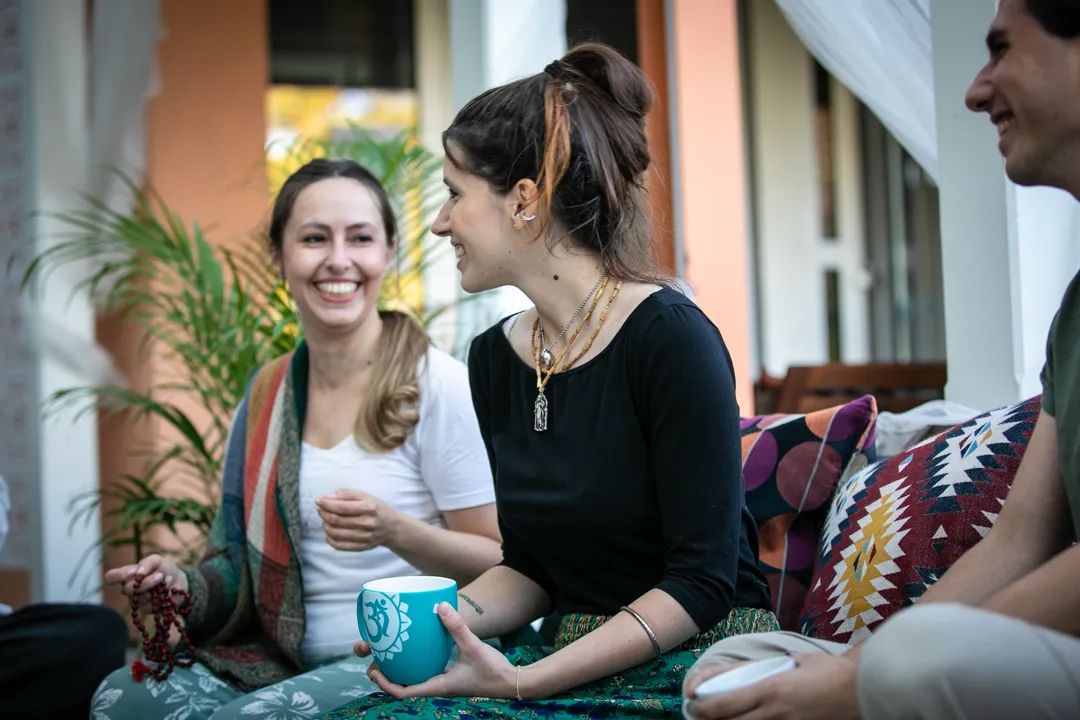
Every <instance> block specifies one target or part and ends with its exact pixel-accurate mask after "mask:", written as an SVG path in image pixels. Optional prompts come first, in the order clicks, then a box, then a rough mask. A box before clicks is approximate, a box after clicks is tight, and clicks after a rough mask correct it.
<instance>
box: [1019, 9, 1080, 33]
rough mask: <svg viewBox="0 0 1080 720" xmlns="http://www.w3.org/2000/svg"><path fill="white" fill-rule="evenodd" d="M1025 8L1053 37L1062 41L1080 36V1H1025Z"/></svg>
mask: <svg viewBox="0 0 1080 720" xmlns="http://www.w3.org/2000/svg"><path fill="white" fill-rule="evenodd" d="M1024 6H1025V7H1026V9H1027V11H1028V14H1030V15H1031V16H1032V17H1034V18H1035V19H1036V20H1038V21H1039V24H1040V25H1042V27H1043V30H1045V31H1046V32H1048V33H1050V34H1051V35H1054V36H1056V37H1059V38H1061V39H1062V40H1072V39H1073V38H1075V37H1078V36H1080V0H1025V2H1024Z"/></svg>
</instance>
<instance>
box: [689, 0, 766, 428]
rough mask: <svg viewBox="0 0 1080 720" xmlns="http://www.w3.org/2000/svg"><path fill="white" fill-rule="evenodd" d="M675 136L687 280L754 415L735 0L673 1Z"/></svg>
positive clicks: (747, 408)
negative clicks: (720, 336) (715, 330)
mask: <svg viewBox="0 0 1080 720" xmlns="http://www.w3.org/2000/svg"><path fill="white" fill-rule="evenodd" d="M672 9H673V12H672V16H673V17H672V27H671V34H670V37H671V42H672V43H674V47H673V50H674V66H675V67H674V68H673V70H674V73H673V75H674V78H675V92H674V97H673V98H672V103H673V104H674V105H675V117H676V128H675V136H676V138H677V143H678V147H677V149H676V150H675V152H677V153H678V157H679V163H678V164H679V195H680V197H679V198H677V199H676V202H678V203H679V211H680V213H681V219H682V233H683V237H682V242H683V248H684V251H685V253H686V279H687V281H688V282H689V283H690V286H691V287H692V288H693V290H694V297H695V300H696V302H697V303H698V305H699V306H700V307H701V309H702V310H704V311H705V313H706V314H707V315H708V316H709V318H710V319H711V320H712V321H713V322H714V323H715V324H716V326H717V327H718V328H720V332H721V333H722V334H723V336H724V340H725V342H726V343H727V346H728V349H729V350H730V352H731V357H732V360H733V361H734V363H735V373H736V382H737V388H736V389H737V396H738V400H739V407H740V409H741V410H742V412H743V413H744V414H749V413H751V412H753V409H754V405H753V399H752V398H753V373H752V368H751V367H750V357H751V354H750V342H751V339H750V286H749V266H748V264H747V260H748V258H747V253H748V240H747V217H746V214H747V208H746V198H747V188H746V173H745V166H744V158H743V142H744V138H743V123H742V90H741V80H740V73H739V23H738V9H737V6H736V0H676V1H675V2H673V3H672Z"/></svg>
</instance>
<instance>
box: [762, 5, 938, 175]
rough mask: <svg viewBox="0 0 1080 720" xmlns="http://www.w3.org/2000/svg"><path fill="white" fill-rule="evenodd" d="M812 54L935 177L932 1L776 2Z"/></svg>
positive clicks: (935, 131)
mask: <svg viewBox="0 0 1080 720" xmlns="http://www.w3.org/2000/svg"><path fill="white" fill-rule="evenodd" d="M776 4H777V5H779V7H780V10H781V11H782V12H783V13H784V16H785V17H786V18H787V21H788V23H789V24H790V25H791V28H792V29H793V30H794V31H795V34H796V35H798V36H799V39H800V40H802V42H803V44H804V45H805V46H806V48H807V50H809V51H810V53H811V54H812V55H813V56H814V57H815V58H817V60H818V62H820V63H821V64H822V65H823V66H824V67H825V69H826V70H828V71H829V72H830V73H832V74H833V75H834V76H835V77H836V78H837V79H838V80H839V81H840V82H842V83H843V84H844V85H845V86H846V87H847V88H848V89H849V90H851V92H853V93H854V94H855V95H856V96H857V97H858V98H859V99H860V100H862V102H863V103H864V104H865V105H866V106H867V107H868V108H870V110H872V111H873V113H874V114H875V115H876V116H877V117H878V119H879V120H881V122H882V124H883V125H885V127H887V128H888V129H889V132H891V133H892V134H893V135H894V136H895V137H896V139H897V140H898V141H899V142H900V144H901V145H903V146H904V148H905V149H906V150H907V151H908V153H909V154H910V155H911V156H912V157H913V158H914V159H915V160H916V162H918V163H919V164H920V165H921V166H922V167H923V169H925V170H926V172H927V173H928V174H929V175H930V177H932V178H934V179H935V180H936V178H937V130H936V128H935V114H934V66H933V53H932V49H931V41H930V0H776Z"/></svg>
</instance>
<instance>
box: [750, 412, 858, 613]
mask: <svg viewBox="0 0 1080 720" xmlns="http://www.w3.org/2000/svg"><path fill="white" fill-rule="evenodd" d="M876 424H877V402H876V401H875V400H874V398H873V396H871V395H866V396H864V397H861V398H859V399H857V400H852V401H851V402H848V403H845V404H843V405H838V406H836V407H833V408H828V409H825V410H818V411H817V412H812V413H808V414H806V415H761V416H758V417H752V418H744V419H743V420H742V457H743V478H744V480H745V483H746V505H747V507H748V508H749V510H750V514H751V515H753V517H754V520H755V521H756V522H757V526H758V542H759V554H758V557H759V561H758V562H759V564H760V566H761V569H762V571H763V572H764V573H765V577H766V579H767V580H768V581H769V588H770V590H771V592H772V600H773V609H774V611H775V612H776V615H777V617H778V618H779V620H780V627H782V628H783V629H784V630H797V629H798V625H799V613H800V611H801V609H802V605H803V601H804V600H805V598H806V594H807V590H808V588H809V587H810V580H811V578H812V577H813V574H814V561H815V558H816V557H817V552H816V550H817V542H818V537H819V536H820V534H821V529H822V526H823V524H824V521H825V515H826V513H827V512H828V509H829V507H830V501H831V499H832V496H833V493H834V492H835V491H836V488H837V485H839V483H840V479H841V478H842V477H844V476H845V475H850V474H851V473H853V472H855V471H857V470H859V469H862V468H863V467H865V466H866V465H867V464H869V462H870V461H871V460H873V459H874V458H873V447H874V429H875V427H876Z"/></svg>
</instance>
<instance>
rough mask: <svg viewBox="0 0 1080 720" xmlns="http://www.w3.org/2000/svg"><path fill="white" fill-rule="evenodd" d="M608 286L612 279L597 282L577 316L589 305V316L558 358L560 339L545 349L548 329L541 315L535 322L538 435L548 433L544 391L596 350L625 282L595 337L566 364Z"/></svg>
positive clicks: (533, 343)
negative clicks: (558, 375) (556, 350)
mask: <svg viewBox="0 0 1080 720" xmlns="http://www.w3.org/2000/svg"><path fill="white" fill-rule="evenodd" d="M607 284H608V277H607V275H604V276H602V277H601V278H600V280H598V281H597V283H596V285H595V286H593V291H592V293H590V295H589V296H587V297H586V298H585V302H583V303H582V304H581V307H580V308H578V312H577V313H575V314H574V317H577V315H578V313H580V312H581V310H582V309H583V308H584V307H585V306H586V305H589V311H588V312H587V313H585V316H584V317H582V318H581V322H580V323H578V326H577V328H576V329H575V330H574V332H573V333H572V334H571V335H570V337H569V338H567V339H566V345H565V346H563V349H562V352H560V353H559V355H558V357H557V358H556V357H553V355H552V353H551V349H553V348H554V346H555V344H556V343H557V342H558V339H556V341H555V343H552V345H551V349H549V348H548V347H545V345H544V340H543V338H544V326H543V323H541V322H540V314H539V313H537V315H536V320H534V321H533V327H532V340H531V343H530V344H531V346H532V355H533V363H534V364H535V366H536V401H535V402H534V403H533V430H535V431H536V432H544V431H545V430H547V429H548V399H547V396H546V395H544V388H545V387H546V386H547V384H548V380H550V379H551V376H552V375H555V374H556V373H560V372H562V371H564V370H569V369H570V368H572V367H573V366H574V364H575V363H577V361H578V360H580V359H581V358H582V357H584V356H585V353H587V352H589V348H591V347H592V344H593V341H594V340H596V336H597V335H598V334H599V333H600V328H601V327H602V326H603V325H604V320H606V319H607V314H608V310H609V309H610V308H611V303H612V302H614V300H615V298H616V296H618V294H619V288H621V287H622V282H621V281H620V282H617V283H615V288H614V289H613V290H612V291H611V295H610V296H609V297H608V300H607V303H605V304H604V309H603V310H602V311H601V312H600V318H599V319H598V320H597V321H596V327H595V328H593V331H592V334H591V335H590V336H589V338H588V339H587V340H586V341H585V344H584V345H583V346H582V348H581V351H580V352H579V353H578V354H577V355H575V356H573V357H572V358H570V360H568V361H567V362H566V363H565V364H564V363H563V360H564V359H565V358H566V356H567V354H568V353H569V352H570V348H571V347H573V345H574V342H576V341H577V338H578V335H579V334H580V333H581V330H582V329H583V328H584V327H585V324H586V323H588V322H589V318H590V317H591V316H592V314H593V312H594V311H595V310H596V306H597V305H598V304H599V303H600V298H601V296H603V294H604V290H605V289H606V288H607ZM590 299H591V300H592V303H591V304H590V303H589V300H590ZM573 321H574V320H573V318H571V319H570V322H569V323H567V325H566V328H563V333H565V331H566V330H567V329H568V328H569V327H570V325H571V324H572V323H573ZM563 333H560V334H559V337H562V335H563ZM545 353H547V356H545Z"/></svg>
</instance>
